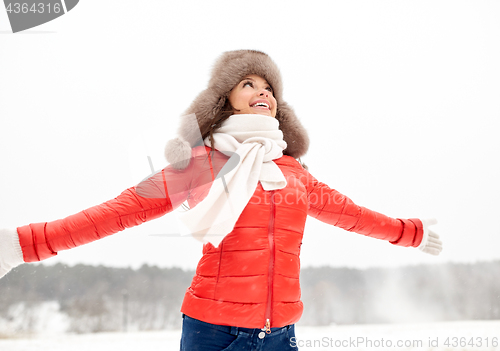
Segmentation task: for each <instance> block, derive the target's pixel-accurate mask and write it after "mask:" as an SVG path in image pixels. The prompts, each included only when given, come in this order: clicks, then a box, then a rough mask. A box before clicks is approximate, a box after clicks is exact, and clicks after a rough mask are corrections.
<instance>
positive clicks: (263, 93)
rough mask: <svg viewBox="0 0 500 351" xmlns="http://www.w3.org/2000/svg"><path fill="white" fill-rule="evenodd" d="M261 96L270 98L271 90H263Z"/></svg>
mask: <svg viewBox="0 0 500 351" xmlns="http://www.w3.org/2000/svg"><path fill="white" fill-rule="evenodd" d="M259 96H265V97H269V90H267V89H262V90H261V91H260V93H259Z"/></svg>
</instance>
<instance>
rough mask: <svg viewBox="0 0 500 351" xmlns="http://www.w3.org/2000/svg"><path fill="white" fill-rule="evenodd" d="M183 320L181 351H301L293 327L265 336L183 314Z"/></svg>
mask: <svg viewBox="0 0 500 351" xmlns="http://www.w3.org/2000/svg"><path fill="white" fill-rule="evenodd" d="M182 318H183V321H182V336H181V351H287V350H290V351H292V350H293V351H298V348H297V347H296V346H295V344H294V343H293V341H294V340H295V327H294V325H293V324H292V325H287V326H285V327H283V328H271V334H266V333H265V332H264V334H262V330H260V329H250V328H239V327H229V326H225V325H217V324H210V323H206V322H202V321H200V320H198V319H194V318H191V317H189V316H186V315H184V314H183V315H182ZM290 338H293V339H292V340H290Z"/></svg>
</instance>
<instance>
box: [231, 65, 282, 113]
mask: <svg viewBox="0 0 500 351" xmlns="http://www.w3.org/2000/svg"><path fill="white" fill-rule="evenodd" d="M229 102H230V103H231V106H233V109H234V114H243V113H246V114H259V115H266V116H270V117H276V109H277V107H278V106H277V103H276V99H275V98H274V96H273V89H272V88H271V86H270V85H269V83H268V82H267V81H266V80H265V79H264V78H262V77H260V76H258V75H256V74H250V75H248V76H245V78H243V79H242V80H241V82H239V83H238V84H237V85H236V86H235V87H234V88H233V90H231V93H230V94H229Z"/></svg>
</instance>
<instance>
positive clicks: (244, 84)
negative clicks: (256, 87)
mask: <svg viewBox="0 0 500 351" xmlns="http://www.w3.org/2000/svg"><path fill="white" fill-rule="evenodd" d="M247 85H249V86H251V87H253V83H252V82H251V81H246V82H245V83H243V88H244V87H246V86H247Z"/></svg>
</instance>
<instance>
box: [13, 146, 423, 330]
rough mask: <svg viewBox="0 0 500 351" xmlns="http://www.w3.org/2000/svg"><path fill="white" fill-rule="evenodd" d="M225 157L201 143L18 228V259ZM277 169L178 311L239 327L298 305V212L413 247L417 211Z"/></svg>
mask: <svg viewBox="0 0 500 351" xmlns="http://www.w3.org/2000/svg"><path fill="white" fill-rule="evenodd" d="M226 161H227V157H226V156H224V155H223V154H221V153H218V152H216V153H214V154H211V153H210V149H209V148H204V147H197V148H195V149H193V159H192V160H191V163H190V165H189V166H188V167H187V168H186V169H185V170H183V171H176V170H174V169H173V168H172V167H170V166H169V167H167V168H165V169H164V170H163V171H162V172H159V173H157V174H155V175H154V176H152V177H150V178H148V179H147V180H145V181H143V182H142V183H141V184H139V185H138V186H136V187H133V188H130V189H127V190H125V191H124V192H123V193H122V194H121V195H119V196H118V197H117V198H115V199H113V200H110V201H107V202H105V203H103V204H101V205H98V206H95V207H92V208H90V209H87V210H84V211H82V212H80V213H78V214H75V215H72V216H69V217H67V218H65V219H62V220H57V221H54V222H49V223H38V224H30V225H27V226H24V227H19V228H18V229H17V230H18V233H19V238H20V243H21V247H22V250H23V255H24V261H25V262H33V261H40V260H43V259H46V258H48V257H51V256H53V255H56V253H57V252H58V251H60V250H65V249H70V248H73V247H75V246H78V245H82V244H85V243H88V242H91V241H94V240H97V239H100V238H102V237H105V236H107V235H111V234H113V233H116V232H118V231H121V230H123V229H125V228H129V227H132V226H135V225H138V224H141V223H142V222H145V221H148V220H152V219H154V218H158V217H160V216H162V215H164V214H165V213H168V212H170V211H172V210H173V209H174V208H176V207H178V206H180V204H182V202H184V201H185V200H186V199H187V200H188V203H189V205H190V207H193V206H195V205H196V204H197V203H198V202H199V201H201V200H202V199H203V198H204V197H205V196H206V194H207V193H208V190H209V189H210V185H211V182H212V180H213V179H214V177H215V176H216V175H217V173H218V172H219V171H220V169H221V168H222V166H223V165H224V164H225V162H226ZM274 162H275V163H276V164H277V165H278V166H279V168H280V169H281V171H282V172H283V175H284V176H285V178H286V180H287V186H286V187H285V188H283V189H279V190H273V191H264V190H263V188H262V186H261V185H260V183H259V184H258V186H257V189H256V190H255V193H254V195H253V197H252V198H251V200H250V201H249V203H248V205H247V206H246V207H245V209H244V210H243V212H242V213H241V215H240V217H239V219H238V221H237V223H236V225H235V227H234V229H233V231H232V232H231V233H229V234H228V235H226V237H225V238H224V239H223V240H222V242H221V243H220V244H219V246H218V247H217V248H215V247H214V246H213V245H212V244H210V243H209V244H205V245H204V246H203V257H202V258H201V260H200V262H199V263H198V267H197V269H196V275H195V277H194V278H193V281H192V283H191V286H190V287H189V288H188V289H187V291H186V295H185V297H184V302H183V304H182V308H181V311H182V312H183V313H185V314H187V315H189V316H191V317H193V318H197V319H200V320H202V321H205V322H208V323H214V324H222V325H232V326H239V327H245V328H262V327H264V326H266V325H267V326H269V327H282V326H285V325H288V324H292V323H295V322H297V321H298V320H299V318H300V316H301V314H302V309H303V306H302V302H301V301H300V285H299V270H300V262H299V254H300V246H301V244H302V234H303V231H304V226H305V221H306V217H307V215H310V216H312V217H315V218H317V219H319V220H321V221H323V222H325V223H328V224H332V225H335V226H338V227H341V228H343V229H346V230H349V231H353V232H356V233H359V234H363V235H367V236H371V237H374V238H378V239H383V240H388V241H389V242H391V243H392V244H396V245H401V246H413V247H416V246H418V245H419V244H420V242H421V240H422V223H421V221H420V220H418V219H409V220H406V219H393V218H390V217H387V216H385V215H382V214H380V213H377V212H374V211H371V210H368V209H366V208H364V207H361V206H358V205H356V204H354V203H353V202H352V201H351V200H350V199H349V198H347V197H345V196H344V195H342V194H340V193H339V192H337V191H336V190H334V189H331V188H329V187H328V186H327V185H325V184H323V183H321V182H318V181H317V180H316V179H315V178H314V177H313V176H311V174H309V172H308V171H306V170H305V169H304V168H302V166H301V165H300V164H299V163H298V162H297V161H296V160H295V159H294V158H292V157H289V156H283V157H281V158H280V159H277V160H275V161H274Z"/></svg>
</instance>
